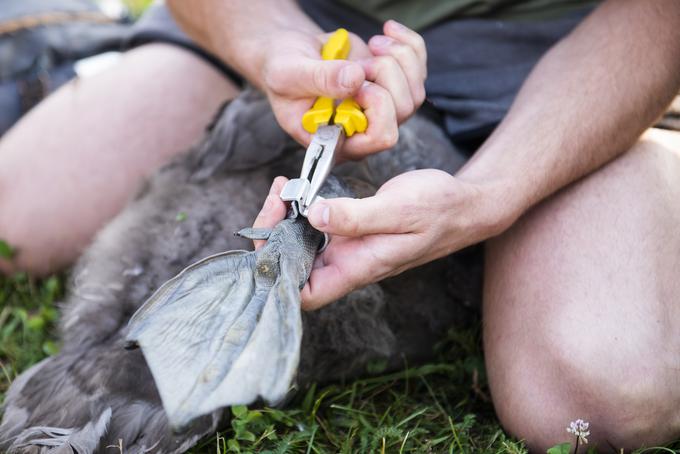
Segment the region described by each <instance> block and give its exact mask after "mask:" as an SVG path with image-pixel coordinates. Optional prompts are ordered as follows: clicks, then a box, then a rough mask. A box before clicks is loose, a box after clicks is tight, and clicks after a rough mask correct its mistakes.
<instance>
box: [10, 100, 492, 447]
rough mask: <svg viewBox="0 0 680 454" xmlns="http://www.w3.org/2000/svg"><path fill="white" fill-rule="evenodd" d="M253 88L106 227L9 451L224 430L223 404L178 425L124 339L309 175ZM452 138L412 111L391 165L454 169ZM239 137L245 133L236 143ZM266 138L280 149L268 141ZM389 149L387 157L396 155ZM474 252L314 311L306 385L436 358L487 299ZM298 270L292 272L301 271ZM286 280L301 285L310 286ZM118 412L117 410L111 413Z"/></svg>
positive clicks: (153, 441) (35, 373)
mask: <svg viewBox="0 0 680 454" xmlns="http://www.w3.org/2000/svg"><path fill="white" fill-rule="evenodd" d="M248 96H252V98H246V97H245V95H244V97H240V98H238V104H237V103H236V102H233V103H231V104H230V105H229V106H227V108H226V109H225V110H224V112H223V113H222V115H221V116H220V117H219V118H218V119H217V120H216V122H215V124H214V125H213V128H212V130H211V131H210V132H208V134H207V136H206V139H205V140H204V141H203V142H202V143H201V144H199V145H198V146H197V147H195V148H194V149H193V150H191V151H190V152H189V153H187V154H186V155H185V156H182V157H180V158H178V159H177V160H176V161H175V162H173V163H172V164H170V165H168V166H166V167H165V168H163V169H162V170H160V171H159V172H157V173H156V174H155V175H154V176H153V177H152V178H150V179H149V181H148V183H147V185H146V187H145V188H144V190H143V191H142V192H141V193H140V195H139V197H138V198H137V199H136V200H134V201H132V202H131V203H130V204H129V206H128V207H127V208H126V209H125V210H124V211H123V212H122V213H121V214H120V215H119V216H117V217H116V218H115V219H114V220H113V221H112V222H110V223H109V224H108V225H107V226H106V227H105V228H104V229H102V231H101V232H100V233H99V234H98V236H97V238H96V239H95V241H94V242H93V243H92V245H91V246H90V247H89V248H88V249H87V251H86V252H85V254H84V255H83V257H82V258H81V259H80V260H79V262H78V264H77V266H76V267H75V269H74V270H73V273H72V279H71V282H70V284H69V287H68V294H67V298H66V300H65V301H64V303H63V305H62V306H63V309H62V316H61V320H60V336H61V340H62V349H61V352H60V353H59V354H57V355H55V356H53V357H50V358H47V359H46V360H44V361H42V362H40V363H39V364H37V365H35V366H33V367H32V368H30V369H29V370H28V371H25V372H24V373H23V374H21V375H20V376H19V377H18V378H17V379H16V380H15V381H14V383H13V384H12V386H11V387H10V389H9V392H8V394H7V396H6V400H5V403H4V414H3V419H2V423H1V424H0V452H5V451H9V452H21V453H23V452H40V451H39V450H38V451H36V449H42V447H40V446H37V445H33V446H23V447H21V448H20V447H18V446H17V445H16V444H15V443H16V442H17V441H18V440H27V439H28V438H30V434H35V433H37V432H36V431H39V430H41V429H40V428H45V427H49V428H50V431H52V433H53V434H57V435H58V434H60V433H65V431H66V429H68V430H70V431H71V432H70V433H71V434H76V433H80V434H83V437H85V435H86V434H87V436H86V437H85V438H87V439H88V440H90V439H95V438H97V437H99V439H98V440H97V441H98V443H97V448H96V449H94V452H116V451H110V450H106V447H107V446H122V449H123V451H124V452H126V453H137V452H140V453H141V452H154V453H178V452H184V451H185V450H186V449H188V448H189V447H190V446H192V445H193V444H195V443H196V442H197V440H198V439H200V437H202V436H204V435H206V434H208V433H211V432H213V431H214V430H215V429H216V428H217V427H218V423H219V418H220V415H221V413H220V412H219V411H217V410H216V411H215V412H213V413H211V414H210V415H208V416H205V417H202V418H199V419H197V420H196V421H195V422H193V423H192V424H191V425H190V426H189V427H187V428H186V429H185V431H183V432H181V433H177V434H175V433H173V432H172V430H171V429H170V426H169V422H168V418H167V415H166V413H165V411H164V409H163V407H162V405H161V400H160V397H159V394H158V391H157V388H156V386H155V384H154V380H153V377H152V375H151V373H150V371H149V368H148V366H147V364H146V362H145V360H144V357H143V355H142V354H141V352H140V351H139V350H134V351H127V350H125V349H124V348H123V346H124V345H125V338H126V336H127V334H128V333H127V323H128V321H129V319H130V317H131V316H132V314H133V313H134V312H135V311H136V310H137V309H138V308H139V307H140V306H141V304H142V303H143V302H144V301H145V300H147V299H148V298H149V297H150V296H151V295H152V293H153V292H154V291H155V290H156V289H158V288H159V287H160V286H161V285H162V284H163V283H164V282H166V281H167V280H168V279H170V278H172V277H173V276H175V275H177V273H179V272H180V271H181V270H182V269H184V268H185V267H186V266H187V264H190V263H193V262H196V261H197V260H199V259H201V258H203V257H207V256H210V255H213V254H217V253H220V252H222V251H228V250H235V249H247V248H250V247H251V245H250V242H249V241H247V240H245V239H242V238H237V237H234V236H233V234H232V233H233V232H235V231H238V230H239V229H241V228H243V227H246V226H248V225H250V224H251V223H252V221H253V219H254V218H255V216H256V215H257V213H258V211H259V208H260V207H261V205H262V201H263V200H264V199H265V197H266V196H267V193H268V189H269V186H270V184H271V181H272V179H273V177H274V176H276V175H287V176H297V173H298V171H299V168H300V163H301V162H302V155H301V153H302V152H301V151H300V150H299V147H296V146H295V144H294V143H293V142H291V141H290V139H288V138H287V137H286V136H285V134H283V133H282V132H281V130H280V128H279V127H278V126H277V124H276V122H275V120H274V118H273V115H272V113H271V111H270V110H269V108H268V106H267V104H266V101H263V98H262V97H259V96H256V95H253V94H252V93H251V94H248ZM242 115H245V116H246V117H241V116H242ZM239 118H241V119H243V118H258V119H259V120H258V121H261V123H258V126H257V129H253V130H252V131H251V132H249V133H247V134H245V135H244V133H243V131H241V132H239V130H236V129H237V128H241V129H243V128H248V127H249V126H248V123H247V121H241V120H239ZM226 119H228V120H229V121H227V120H226ZM230 125H231V126H230ZM244 125H245V126H244ZM409 130H412V133H410V132H409V133H407V132H406V131H409ZM253 131H254V132H255V133H254V134H253ZM239 134H241V135H239ZM440 135H441V134H440V133H439V132H438V131H437V128H436V127H434V126H433V125H431V124H430V123H429V122H427V121H426V120H422V119H419V118H414V119H412V120H411V121H409V122H408V123H407V124H406V125H404V126H403V127H402V133H401V137H402V139H401V140H400V144H398V145H397V147H395V149H394V153H393V159H394V162H391V164H390V167H389V168H390V169H391V170H390V172H393V173H394V174H396V173H400V171H403V169H402V167H400V164H399V161H400V159H401V157H402V156H407V155H408V156H410V154H411V153H415V154H417V155H418V156H421V157H422V159H423V160H421V161H420V162H419V163H418V165H419V166H420V167H432V166H433V165H428V161H427V157H428V152H429V151H431V150H430V148H432V149H435V150H440V151H437V152H436V153H431V154H432V156H430V159H433V160H434V161H433V162H438V164H436V165H437V166H439V167H443V168H445V169H446V170H450V171H453V170H454V167H455V165H456V164H455V162H456V161H460V158H458V157H456V153H455V150H453V149H452V148H451V147H449V148H448V149H444V148H442V147H441V146H440V145H441V141H440ZM229 137H236V138H238V140H234V141H232V142H229ZM263 138H266V141H265V142H267V141H271V142H272V144H273V146H271V148H262V147H263V146H264V145H263V143H265V142H263ZM431 138H432V140H431ZM430 143H433V144H434V145H433V146H432V147H430ZM225 144H226V145H225ZM229 144H231V145H229ZM227 145H229V146H227ZM266 146H270V145H266ZM414 147H415V148H414ZM296 149H297V150H298V151H297V152H295V151H293V150H296ZM289 151H290V152H289ZM442 153H443V154H442ZM381 155H383V154H380V155H378V157H376V158H375V159H386V158H384V157H382V156H381ZM434 155H436V156H434ZM236 156H241V157H243V156H248V159H250V160H253V161H248V159H246V158H243V159H246V161H247V162H245V164H243V165H238V161H239V160H241V159H242V158H238V159H237V158H236ZM372 159H374V158H371V160H369V161H371V162H378V161H372ZM404 162H405V163H406V168H407V169H409V168H410V167H411V166H412V164H413V162H412V160H411V159H406V160H404ZM263 163H268V164H267V165H266V166H262V165H260V164H263ZM376 166H377V165H376ZM376 166H374V165H373V164H371V163H365V164H362V165H359V166H351V165H343V167H345V168H344V169H343V173H344V174H346V175H352V176H355V177H358V178H359V179H361V180H364V181H366V182H368V183H369V184H370V185H372V186H376V184H379V182H380V181H382V180H384V179H385V178H388V177H389V175H386V174H384V173H380V172H376V173H372V172H373V171H372V170H371V169H373V168H374V167H376ZM377 167H380V166H377ZM234 169H239V170H234ZM380 169H383V167H380ZM381 172H382V171H381ZM180 214H181V216H180ZM270 241H271V240H270ZM293 260H295V261H296V263H293V264H291V263H288V264H285V265H284V268H285V269H291V270H292V269H294V266H295V265H299V263H298V262H299V260H298V259H293ZM465 260H466V259H464V258H461V257H460V256H454V257H450V258H448V259H446V260H441V261H438V262H436V263H433V264H430V265H428V266H426V267H423V268H420V269H417V270H412V271H410V272H407V273H404V274H402V275H401V276H399V277H398V278H397V279H390V280H387V281H384V282H382V283H380V284H373V285H370V286H368V287H366V288H363V289H359V290H357V291H354V292H352V293H351V294H350V295H348V296H347V297H345V298H343V299H342V300H340V301H339V302H337V303H335V304H332V305H330V306H327V307H325V308H323V309H321V310H318V311H315V312H312V313H303V314H302V328H303V329H302V331H301V332H302V349H301V354H300V358H299V366H298V383H299V384H300V386H304V385H305V383H309V382H310V381H312V380H320V381H326V380H337V379H341V378H346V377H351V376H355V375H357V374H362V373H365V370H366V365H367V364H368V363H369V362H370V361H373V360H384V361H387V362H388V363H390V365H391V366H392V367H394V366H399V365H400V364H402V361H403V360H404V359H406V360H408V361H409V363H412V362H413V361H415V360H417V359H422V358H425V357H428V355H431V354H432V345H433V344H434V342H435V341H436V340H437V339H438V338H439V336H441V335H442V333H443V332H444V331H446V330H447V329H448V328H449V327H451V326H452V325H453V324H455V323H456V321H457V320H460V319H461V317H463V318H464V315H463V311H464V309H462V306H461V305H460V304H456V303H457V302H460V301H469V300H474V299H476V298H477V296H476V295H477V293H476V292H477V290H478V283H479V279H478V270H476V269H471V268H469V267H468V263H467V262H466V261H465ZM303 271H304V270H303ZM307 272H308V271H307ZM295 274H296V275H295V276H291V277H290V279H289V280H290V281H295V280H296V279H298V278H299V276H301V275H302V274H301V273H300V272H299V271H296V273H295ZM472 283H474V284H472ZM277 288H278V289H279V290H278V291H280V292H289V293H290V292H294V291H299V282H295V283H294V284H293V285H286V286H278V287H277ZM267 298H269V296H267ZM285 299H288V300H295V298H293V297H290V296H285ZM264 305H265V307H267V300H265V301H264ZM288 310H289V311H290V312H285V313H275V312H271V313H270V312H269V311H267V310H264V311H263V312H262V316H263V317H279V318H281V317H283V318H285V317H288V316H289V315H290V314H291V313H293V312H295V311H297V308H296V307H292V306H291V307H290V308H287V311H288ZM298 314H299V312H298ZM298 316H299V315H298ZM269 325H271V324H269ZM293 325H294V324H293ZM293 325H291V324H288V325H287V326H293ZM293 335H294V333H292V334H291V333H289V332H285V331H281V332H268V333H262V336H261V337H260V335H259V334H254V335H253V339H251V342H254V340H255V338H257V341H258V342H262V343H263V344H266V345H267V346H270V345H277V343H278V344H279V345H284V344H286V343H287V342H288V341H287V340H286V339H287V337H286V336H293ZM170 353H172V352H170ZM296 361H297V360H296ZM280 367H281V368H284V369H285V368H286V367H287V366H286V364H283V363H282V365H281V366H280ZM177 369H178V370H176V371H175V372H176V373H177V374H182V373H185V371H183V370H181V364H179V363H177ZM257 375H258V374H257V370H253V371H252V377H253V380H258V379H262V378H261V377H257ZM109 409H110V417H106V418H104V419H102V417H103V416H106V415H107V411H108V410H109ZM105 420H108V422H107V423H104V422H102V421H105ZM104 426H106V428H105V429H103V427H104ZM13 445H14V446H13ZM12 446H13V447H12ZM62 446H66V445H65V444H64V443H62ZM54 448H57V447H54ZM57 449H58V448H57ZM49 452H57V451H49ZM85 452H90V451H89V449H85ZM80 454H83V452H80Z"/></svg>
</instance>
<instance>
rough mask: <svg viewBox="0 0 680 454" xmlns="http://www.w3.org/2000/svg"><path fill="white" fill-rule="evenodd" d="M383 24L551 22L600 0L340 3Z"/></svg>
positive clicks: (345, 0) (374, 0)
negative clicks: (482, 19)
mask: <svg viewBox="0 0 680 454" xmlns="http://www.w3.org/2000/svg"><path fill="white" fill-rule="evenodd" d="M337 1H338V2H340V3H343V4H345V5H347V6H349V7H351V8H353V9H355V10H357V11H359V12H362V13H364V14H365V15H367V16H369V17H372V18H374V19H377V20H379V21H381V22H384V21H386V20H388V19H394V20H396V21H397V22H401V23H402V24H404V25H406V26H408V27H410V28H412V29H414V30H421V29H423V28H425V27H427V26H429V25H432V24H434V23H436V22H440V21H442V20H444V19H450V18H454V17H458V18H464V17H487V18H495V19H507V20H548V19H554V18H557V17H560V16H562V15H563V14H565V13H568V12H569V11H572V10H575V9H578V8H582V7H585V6H588V5H594V4H596V3H598V1H597V0H337Z"/></svg>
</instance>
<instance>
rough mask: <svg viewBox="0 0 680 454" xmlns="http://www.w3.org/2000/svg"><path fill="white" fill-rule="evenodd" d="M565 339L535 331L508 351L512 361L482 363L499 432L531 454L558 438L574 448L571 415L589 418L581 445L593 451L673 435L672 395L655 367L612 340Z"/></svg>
mask: <svg viewBox="0 0 680 454" xmlns="http://www.w3.org/2000/svg"><path fill="white" fill-rule="evenodd" d="M597 328H598V327H588V329H597ZM574 332H575V333H578V332H579V331H574ZM600 332H602V331H601V330H600ZM620 335H621V336H630V335H631V333H623V332H622V333H620ZM572 339H573V340H569V339H568V338H566V337H563V336H559V335H558V336H555V335H553V334H552V333H549V332H543V333H541V334H539V335H538V336H536V337H535V338H534V350H533V351H532V350H531V349H525V350H524V351H523V352H518V353H515V356H514V358H513V359H512V363H509V362H508V361H496V362H494V361H493V358H491V360H490V361H489V360H487V367H488V369H489V377H490V386H491V392H492V396H493V401H494V405H495V408H496V412H497V414H498V417H499V419H500V421H501V423H502V425H503V426H504V427H505V429H506V430H508V431H509V432H510V433H512V434H513V435H515V436H517V437H518V438H520V439H523V440H525V442H526V444H527V446H528V447H529V448H530V449H531V450H532V452H534V451H535V452H545V450H546V449H547V448H550V447H551V446H554V445H555V444H558V443H564V442H571V443H572V446H574V444H575V436H574V435H572V434H571V433H569V432H567V430H566V429H567V427H569V423H570V422H571V421H575V420H577V419H583V420H585V421H588V422H589V423H590V426H589V429H588V430H589V432H590V435H589V436H588V441H589V446H596V447H599V449H601V450H610V449H611V447H612V446H613V447H615V448H616V450H617V451H618V450H619V449H620V448H625V449H631V448H637V447H640V446H650V445H658V444H663V443H665V442H668V441H670V440H672V439H673V437H677V435H678V427H680V426H679V425H678V421H677V414H676V413H677V411H676V407H677V406H676V403H677V399H674V395H673V391H672V389H671V388H672V386H673V384H672V382H669V380H668V378H669V377H668V376H666V375H664V373H663V371H664V370H665V368H664V367H663V366H662V365H661V364H659V363H657V362H656V361H654V360H653V359H651V358H642V357H635V356H631V355H629V354H627V353H626V352H625V351H624V350H622V349H621V348H620V345H618V341H617V340H616V338H615V337H614V338H612V337H610V336H604V335H603V336H598V335H589V336H583V338H582V337H581V336H579V335H574V336H573V337H572ZM640 347H641V349H640V351H641V350H643V349H644V347H645V346H644V345H641V346H640ZM647 351H648V352H653V351H654V350H647ZM497 363H500V364H497Z"/></svg>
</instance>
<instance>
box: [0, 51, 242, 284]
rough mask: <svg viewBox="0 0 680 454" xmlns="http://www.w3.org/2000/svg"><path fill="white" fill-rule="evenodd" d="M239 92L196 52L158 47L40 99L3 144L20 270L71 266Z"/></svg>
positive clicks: (8, 212) (8, 232)
mask: <svg viewBox="0 0 680 454" xmlns="http://www.w3.org/2000/svg"><path fill="white" fill-rule="evenodd" d="M236 93H237V89H236V86H235V85H234V84H233V83H231V82H230V81H229V80H228V79H226V78H225V77H224V76H223V75H222V74H220V73H219V72H218V71H217V70H216V69H215V68H213V67H212V66H210V65H209V64H208V63H206V62H205V61H203V60H202V59H200V58H199V57H197V56H196V55H194V54H192V53H191V52H189V51H186V50H184V49H181V48H178V47H174V46H169V45H165V44H150V45H146V46H142V47H140V48H138V49H135V50H132V51H130V52H127V53H126V54H125V55H124V57H123V58H122V60H121V62H119V63H118V64H117V65H116V66H115V67H113V68H111V69H109V70H107V71H105V72H103V73H101V74H98V75H96V76H93V77H91V78H87V79H82V80H75V81H73V82H72V83H70V84H68V85H67V86H65V87H63V88H61V89H60V90H58V91H57V92H56V93H55V94H53V95H52V96H50V97H49V98H48V99H46V100H45V101H44V102H42V103H41V104H40V105H38V106H37V107H36V108H35V109H33V110H32V111H31V112H30V113H29V114H28V115H26V116H25V117H24V118H23V119H22V120H21V121H20V122H19V123H18V124H17V125H15V126H14V127H13V128H12V129H11V130H10V131H9V132H8V133H7V134H6V135H5V136H4V137H3V139H2V141H1V142H0V207H2V209H0V238H3V239H5V240H7V241H8V242H9V243H10V244H12V245H14V246H16V248H17V250H18V256H17V257H16V260H15V265H16V267H18V268H19V269H25V270H28V271H30V272H33V273H37V274H44V273H48V272H51V271H54V270H56V269H58V268H60V267H63V266H65V265H68V264H69V263H71V262H72V261H73V260H74V259H75V258H76V257H77V256H78V254H79V253H80V252H81V251H82V250H83V248H84V247H85V246H86V245H87V244H88V243H89V242H90V240H91V239H92V237H93V236H94V234H95V233H96V232H97V230H98V229H99V228H100V227H101V226H102V225H103V224H104V223H105V222H106V221H107V220H109V219H111V218H112V217H113V216H114V215H115V214H116V213H118V212H119V211H120V210H121V208H122V207H123V206H124V205H125V204H126V203H127V201H128V200H129V199H130V198H131V197H132V196H133V195H134V194H135V193H136V192H137V190H138V189H139V187H140V184H141V183H142V182H143V180H144V178H145V177H146V176H148V175H149V174H150V173H151V172H153V171H154V170H155V169H156V168H158V167H159V166H160V165H162V164H163V163H165V162H167V161H168V160H169V159H170V158H171V157H173V156H174V155H176V154H177V153H180V152H182V151H184V150H186V149H187V148H188V147H189V146H191V145H192V144H193V143H194V142H195V141H197V140H198V139H199V138H200V135H201V133H202V131H203V130H204V128H205V127H206V125H207V124H208V123H209V122H210V120H211V118H212V117H213V115H214V114H215V112H216V110H217V108H218V107H219V106H220V105H221V104H222V103H223V102H224V101H225V100H227V99H229V98H233V97H234V96H235V95H236ZM0 265H1V266H2V267H3V268H4V269H5V270H7V269H10V267H9V266H8V264H7V263H0Z"/></svg>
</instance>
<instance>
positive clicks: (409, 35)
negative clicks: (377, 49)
mask: <svg viewBox="0 0 680 454" xmlns="http://www.w3.org/2000/svg"><path fill="white" fill-rule="evenodd" d="M383 33H385V35H386V36H389V37H390V38H394V39H396V40H398V41H400V42H402V43H404V44H408V45H409V46H410V47H411V48H412V49H413V50H414V51H415V53H416V55H417V56H418V60H419V61H420V64H421V66H422V67H424V68H425V77H427V47H426V45H425V40H424V39H423V37H422V36H421V35H420V34H419V33H417V32H415V31H413V30H411V29H410V28H408V27H407V26H405V25H403V24H400V23H399V22H397V21H395V20H388V21H387V22H385V24H384V25H383Z"/></svg>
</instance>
